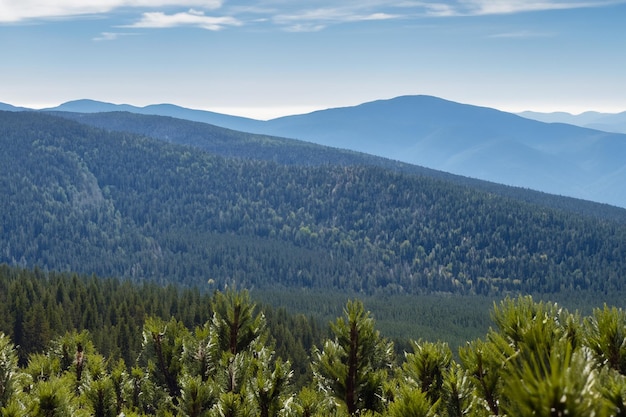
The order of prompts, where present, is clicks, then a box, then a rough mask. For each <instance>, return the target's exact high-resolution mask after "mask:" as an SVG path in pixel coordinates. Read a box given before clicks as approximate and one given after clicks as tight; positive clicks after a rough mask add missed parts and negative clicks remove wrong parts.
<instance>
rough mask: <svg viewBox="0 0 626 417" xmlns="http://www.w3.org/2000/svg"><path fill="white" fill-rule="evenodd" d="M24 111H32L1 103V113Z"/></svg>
mask: <svg viewBox="0 0 626 417" xmlns="http://www.w3.org/2000/svg"><path fill="white" fill-rule="evenodd" d="M24 110H30V109H27V108H25V107H16V106H13V105H11V104H7V103H0V111H24Z"/></svg>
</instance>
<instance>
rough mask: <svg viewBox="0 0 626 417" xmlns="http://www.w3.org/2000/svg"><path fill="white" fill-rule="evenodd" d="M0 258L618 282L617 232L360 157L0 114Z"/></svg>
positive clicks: (347, 275) (412, 288)
mask: <svg viewBox="0 0 626 417" xmlns="http://www.w3.org/2000/svg"><path fill="white" fill-rule="evenodd" d="M0 118H1V120H0V140H1V141H2V143H1V146H2V149H3V151H4V152H3V153H2V155H1V156H0V170H1V171H0V181H1V182H0V194H1V195H2V196H3V198H4V199H5V201H6V204H3V205H2V207H1V208H0V210H1V216H0V219H1V221H2V231H3V233H2V242H1V245H2V246H1V248H2V249H1V251H0V261H2V262H7V263H9V264H15V265H22V266H39V267H40V268H42V269H44V270H46V269H48V270H63V271H76V272H83V273H97V274H98V275H100V276H119V277H128V278H131V279H133V280H135V281H150V282H155V283H160V284H166V283H180V284H184V285H188V286H196V287H198V288H200V289H203V290H213V289H220V288H224V287H225V286H226V285H230V286H232V285H236V286H238V288H272V289H279V288H293V287H296V288H323V289H340V290H344V291H353V292H361V293H365V294H383V293H386V294H402V293H408V294H416V293H427V292H450V293H459V294H470V293H478V294H500V293H503V292H507V291H538V292H558V291H561V290H565V289H590V290H597V291H615V290H622V289H624V287H625V284H626V282H625V280H624V279H625V277H626V274H624V272H625V271H626V247H625V246H624V243H623V242H625V241H626V225H625V224H624V223H622V222H619V221H610V220H606V219H604V220H603V219H599V218H596V217H589V216H582V215H578V214H573V213H571V212H567V211H564V210H557V209H551V208H547V207H542V206H539V205H536V204H530V203H523V202H519V201H516V200H514V199H511V198H505V197H502V196H499V195H495V194H493V193H487V192H484V191H480V190H477V189H475V188H471V187H467V186H464V185H459V184H454V183H451V182H448V181H444V180H441V179H433V178H430V177H426V176H422V175H415V174H409V173H402V172H396V171H390V170H388V169H384V168H381V167H372V166H365V165H344V166H341V165H336V164H333V165H330V164H326V165H310V166H303V165H284V164H280V163H277V162H272V161H260V160H253V159H240V158H225V157H222V156H216V155H213V154H209V153H207V152H202V151H199V150H198V149H197V148H192V147H186V146H181V145H174V144H168V143H165V142H163V141H159V140H154V139H149V138H146V137H140V136H136V135H134V134H128V133H115V132H106V131H104V130H98V129H94V128H89V127H86V126H84V125H80V124H77V123H75V122H72V121H68V120H65V119H61V118H58V117H54V116H50V115H44V114H36V113H0Z"/></svg>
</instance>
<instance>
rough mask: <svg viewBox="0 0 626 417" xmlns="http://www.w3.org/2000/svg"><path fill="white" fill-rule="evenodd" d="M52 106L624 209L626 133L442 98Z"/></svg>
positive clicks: (598, 120) (591, 118)
mask: <svg viewBox="0 0 626 417" xmlns="http://www.w3.org/2000/svg"><path fill="white" fill-rule="evenodd" d="M55 110H62V111H78V112H93V111H111V110H126V111H132V112H135V113H143V114H155V115H166V116H172V117H177V118H183V119H187V120H193V121H200V122H203V123H210V124H214V125H217V126H221V127H226V128H229V129H234V130H240V131H246V132H251V133H259V134H265V135H272V136H282V137H289V138H296V139H301V140H304V141H310V142H313V143H317V144H322V145H327V146H332V147H336V148H343V149H350V150H355V151H359V152H364V153H369V154H373V155H378V156H383V157H385V158H390V159H394V160H398V161H402V162H406V163H410V164H416V165H420V166H424V167H428V168H433V169H437V170H443V171H446V172H450V173H453V174H458V175H464V176H469V177H473V178H478V179H483V180H487V181H493V182H497V183H501V184H506V185H513V186H519V187H525V188H530V189H534V190H539V191H543V192H547V193H552V194H559V195H566V196H572V197H576V198H582V199H588V200H592V201H598V202H603V203H608V204H613V205H617V206H621V207H626V188H625V187H614V186H613V184H621V183H623V182H624V181H626V173H625V172H624V171H625V170H624V162H623V155H626V135H624V134H615V133H607V132H605V131H599V130H595V129H589V128H581V127H578V126H574V125H571V124H563V123H544V122H539V121H536V120H530V119H528V118H525V117H521V116H518V115H514V114H511V113H506V112H502V111H498V110H495V109H490V108H485V107H478V106H472V105H466V104H460V103H455V102H451V101H447V100H443V99H440V98H436V97H430V96H402V97H397V98H394V99H390V100H378V101H374V102H369V103H364V104H361V105H358V106H353V107H345V108H334V109H327V110H321V111H316V112H312V113H308V114H303V115H294V116H287V117H281V118H277V119H272V120H269V121H259V120H253V119H246V118H241V117H235V116H228V115H222V114H218V113H212V112H205V111H199V110H190V109H185V108H181V107H177V106H172V105H154V106H147V107H143V108H136V107H132V106H115V105H106V103H99V104H95V103H93V102H89V101H84V100H81V101H78V102H71V103H66V104H65V105H61V106H59V107H58V108H56V109H55ZM596 116H597V117H596ZM609 116H610V115H599V114H594V113H591V112H590V113H586V114H585V117H586V118H587V119H585V122H589V123H594V124H596V125H598V126H600V125H604V124H607V123H614V122H615V123H617V122H616V120H618V117H619V116H620V115H615V117H616V118H611V117H609ZM607 118H608V119H607Z"/></svg>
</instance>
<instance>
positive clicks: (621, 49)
mask: <svg viewBox="0 0 626 417" xmlns="http://www.w3.org/2000/svg"><path fill="white" fill-rule="evenodd" d="M625 22H626V0H606V1H603V0H597V1H594V0H456V1H449V0H435V1H428V0H427V1H413V0H360V1H355V0H341V1H340V0H335V1H331V0H300V1H297V0H241V1H229V0H188V1H185V0H182V1H174V0H90V1H84V0H54V1H52V0H45V1H44V0H0V51H1V53H2V57H1V58H0V77H1V80H2V81H1V82H0V102H4V103H9V104H13V105H20V106H27V107H35V108H41V107H48V106H54V105H58V104H60V103H62V102H65V101H69V100H74V99H80V98H90V99H95V100H101V101H107V102H113V103H127V104H134V105H138V106H143V105H147V104H152V103H173V104H178V105H181V106H185V107H191V108H198V109H206V110H214V111H219V112H223V113H229V114H239V115H245V116H249V117H255V118H268V117H274V116H278V115H284V114H295V113H304V112H308V111H312V110H316V109H322V108H328V107H340V106H348V105H356V104H359V103H363V102H366V101H371V100H376V99H385V98H392V97H396V96H399V95H407V94H428V95H434V96H438V97H442V98H446V99H449V100H454V101H459V102H463V103H469V104H476V105H483V106H488V107H494V108H498V109H502V110H506V111H522V110H535V111H568V112H573V113H579V112H582V111H585V110H596V111H604V112H620V111H625V110H626V52H625V51H626V25H625V24H624V23H625Z"/></svg>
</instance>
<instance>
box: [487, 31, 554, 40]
mask: <svg viewBox="0 0 626 417" xmlns="http://www.w3.org/2000/svg"><path fill="white" fill-rule="evenodd" d="M553 36H555V34H554V33H547V32H534V31H530V30H520V31H517V32H503V33H496V34H494V35H491V36H489V37H490V38H496V39H497V38H503V39H529V38H550V37H553Z"/></svg>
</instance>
